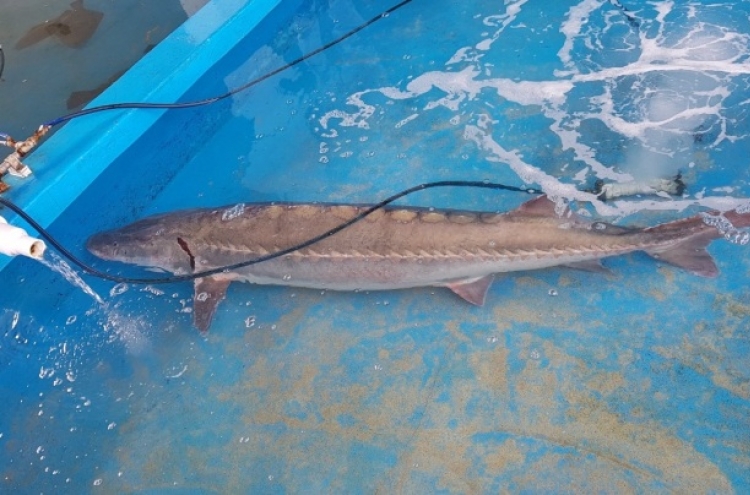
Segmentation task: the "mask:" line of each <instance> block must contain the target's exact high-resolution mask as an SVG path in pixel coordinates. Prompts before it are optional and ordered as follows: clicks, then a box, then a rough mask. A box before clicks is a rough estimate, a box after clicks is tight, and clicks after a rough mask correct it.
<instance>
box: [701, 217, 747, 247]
mask: <svg viewBox="0 0 750 495" xmlns="http://www.w3.org/2000/svg"><path fill="white" fill-rule="evenodd" d="M701 218H703V223H705V224H706V225H710V226H711V227H714V228H715V229H716V230H718V231H719V233H720V234H721V235H722V236H723V237H724V239H726V240H727V241H729V242H731V243H732V244H739V245H740V246H744V245H746V244H747V243H748V242H750V233H748V232H747V231H745V230H740V229H738V228H737V227H735V226H734V225H732V222H730V221H729V219H727V218H726V217H725V216H724V215H712V214H710V213H701Z"/></svg>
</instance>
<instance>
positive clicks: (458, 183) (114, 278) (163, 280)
mask: <svg viewBox="0 0 750 495" xmlns="http://www.w3.org/2000/svg"><path fill="white" fill-rule="evenodd" d="M435 187H480V188H484V189H496V190H504V191H514V192H524V193H527V194H541V193H542V191H541V190H539V189H534V188H521V187H515V186H508V185H505V184H497V183H492V182H484V181H463V180H443V181H437V182H427V183H424V184H420V185H418V186H414V187H410V188H409V189H405V190H403V191H401V192H399V193H396V194H394V195H393V196H390V197H388V198H386V199H384V200H383V201H381V202H379V203H377V204H375V205H373V206H371V207H369V208H368V209H366V210H365V211H363V212H362V213H360V214H359V215H357V216H356V217H354V218H352V219H351V220H347V221H346V222H343V223H342V224H340V225H338V226H336V227H334V228H332V229H330V230H328V231H326V232H324V233H322V234H320V235H317V236H315V237H312V238H310V239H308V240H307V241H305V242H301V243H299V244H297V245H295V246H292V247H289V248H286V249H282V250H281V251H276V252H275V253H270V254H267V255H265V256H259V257H257V258H253V259H250V260H247V261H242V262H240V263H235V264H233V265H227V266H222V267H219V268H214V269H211V270H205V271H202V272H195V273H190V274H187V275H173V276H169V277H158V278H131V277H121V276H118V275H110V274H109V273H106V272H102V271H100V270H97V269H96V268H93V267H91V266H90V265H88V264H86V263H84V262H83V261H81V260H80V259H78V258H77V257H76V256H75V255H74V254H73V253H71V252H70V251H68V250H67V249H66V248H65V247H64V246H63V245H62V244H61V243H60V242H58V241H57V240H56V239H55V238H54V237H52V235H51V234H50V233H49V232H47V229H45V228H44V227H42V226H41V225H39V223H37V222H36V221H35V220H34V219H33V218H31V216H29V214H28V213H26V212H25V211H23V210H22V209H21V208H20V207H19V206H17V205H16V204H15V203H13V202H11V201H10V200H8V199H5V198H3V197H2V196H0V205H2V206H5V207H7V208H8V209H10V210H11V211H13V212H15V213H16V214H18V216H20V217H21V218H22V219H23V220H24V221H26V223H28V224H29V225H30V226H31V227H32V228H33V229H34V230H36V231H37V232H39V235H40V236H41V237H42V238H44V240H45V241H47V242H48V243H49V244H50V245H51V246H52V247H54V248H55V249H56V250H57V251H59V252H60V254H62V255H63V256H64V257H65V258H67V259H68V260H69V261H70V262H71V263H73V264H74V265H76V266H78V267H79V268H80V269H81V270H83V271H84V272H85V273H87V274H89V275H92V276H94V277H99V278H102V279H105V280H109V281H111V282H117V283H128V284H170V283H174V282H184V281H187V280H194V279H196V278H202V277H210V276H211V275H217V274H219V273H226V272H230V271H233V270H238V269H240V268H244V267H246V266H250V265H255V264H258V263H262V262H264V261H268V260H272V259H274V258H278V257H280V256H284V255H287V254H289V253H293V252H294V251H299V250H300V249H304V248H306V247H309V246H312V245H313V244H316V243H318V242H320V241H322V240H323V239H326V238H328V237H331V236H332V235H335V234H337V233H338V232H341V231H342V230H344V229H345V228H347V227H349V226H351V225H353V224H355V223H357V222H359V221H361V220H362V219H364V218H365V217H366V216H368V215H370V214H372V213H373V212H375V211H377V210H379V209H381V208H383V207H385V206H386V205H388V204H390V203H392V202H394V201H396V200H397V199H401V198H403V197H404V196H407V195H409V194H412V193H415V192H417V191H424V190H425V189H432V188H435Z"/></svg>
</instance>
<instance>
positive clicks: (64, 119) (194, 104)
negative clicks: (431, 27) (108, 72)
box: [0, 0, 412, 127]
mask: <svg viewBox="0 0 750 495" xmlns="http://www.w3.org/2000/svg"><path fill="white" fill-rule="evenodd" d="M411 1H412V0H403V1H402V2H400V3H398V4H396V5H394V6H393V7H391V8H389V9H388V10H385V11H383V12H381V13H380V14H378V15H377V16H375V17H373V18H372V19H370V20H369V21H367V22H365V23H364V24H360V25H359V26H357V27H356V28H354V29H352V30H351V31H349V32H347V33H346V34H344V35H343V36H340V37H339V38H336V39H335V40H333V41H330V42H328V43H326V44H325V45H323V46H321V47H319V48H316V49H315V50H313V51H311V52H308V53H306V54H304V55H302V56H301V57H299V58H297V59H295V60H293V61H291V62H289V63H288V64H286V65H283V66H281V67H279V68H278V69H274V70H272V71H271V72H268V73H266V74H264V75H262V76H260V77H258V78H256V79H253V80H252V81H250V82H248V83H246V84H243V85H242V86H239V87H237V88H234V89H233V90H231V91H229V92H228V93H224V94H222V95H219V96H213V97H211V98H205V99H203V100H197V101H187V102H184V103H112V104H110V105H101V106H98V107H93V108H85V109H83V110H79V111H77V112H73V113H69V114H67V115H63V116H62V117H58V118H56V119H54V120H51V121H50V122H48V123H46V124H44V125H45V126H50V127H54V126H56V125H58V124H62V123H63V122H67V121H68V120H71V119H75V118H77V117H82V116H84V115H90V114H92V113H98V112H104V111H107V110H117V109H136V108H151V109H162V110H164V109H177V108H193V107H199V106H202V105H210V104H211V103H216V102H217V101H221V100H223V99H224V98H229V97H230V96H232V95H235V94H237V93H239V92H241V91H244V90H246V89H249V88H251V87H253V86H255V85H256V84H258V83H261V82H263V81H265V80H266V79H268V78H271V77H273V76H275V75H276V74H278V73H280V72H284V71H285V70H287V69H290V68H292V67H294V66H295V65H297V64H299V63H301V62H304V61H305V60H307V59H309V58H311V57H314V56H315V55H317V54H319V53H320V52H323V51H325V50H328V49H329V48H331V47H332V46H334V45H337V44H339V43H341V42H342V41H344V40H345V39H347V38H350V37H352V36H354V35H355V34H357V33H358V32H360V31H362V30H363V29H365V28H366V27H368V26H370V25H371V24H374V23H375V22H377V21H379V20H380V19H383V18H384V17H388V15H390V14H392V13H393V12H395V11H396V10H398V9H400V8H401V7H403V6H404V5H406V4H408V3H411ZM0 73H2V71H0Z"/></svg>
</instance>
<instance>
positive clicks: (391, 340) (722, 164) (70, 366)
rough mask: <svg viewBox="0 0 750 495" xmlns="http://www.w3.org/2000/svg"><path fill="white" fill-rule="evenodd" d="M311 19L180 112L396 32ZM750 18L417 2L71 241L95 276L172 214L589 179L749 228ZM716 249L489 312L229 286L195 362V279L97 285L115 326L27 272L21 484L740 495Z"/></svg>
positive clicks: (207, 130)
mask: <svg viewBox="0 0 750 495" xmlns="http://www.w3.org/2000/svg"><path fill="white" fill-rule="evenodd" d="M299 4H300V5H299V6H298V8H297V10H294V11H290V12H286V13H285V12H277V13H276V14H277V15H278V18H276V20H274V21H273V22H275V23H276V24H273V23H271V21H269V23H270V24H268V25H266V26H265V27H263V28H264V29H265V30H266V31H267V33H269V34H268V38H266V39H263V38H261V37H257V38H255V39H252V40H249V39H248V40H242V41H241V42H239V43H238V49H236V50H234V51H233V52H232V53H230V55H229V56H227V57H226V58H225V59H223V60H222V61H220V62H219V63H218V64H217V65H216V66H215V67H214V68H213V69H212V72H210V73H209V74H207V75H206V76H205V78H204V79H203V80H202V81H201V83H200V84H198V85H197V86H196V88H194V90H193V91H192V94H191V95H189V96H191V97H200V96H205V95H210V94H215V93H216V92H218V91H220V90H221V89H222V88H224V89H226V87H234V86H236V85H237V84H241V83H242V82H244V81H246V80H248V79H249V78H251V77H253V76H254V75H258V74H260V73H262V72H264V71H265V70H267V68H273V67H276V66H278V65H279V64H280V63H283V61H289V60H292V59H293V58H295V57H296V56H298V55H299V54H301V53H304V52H306V51H309V50H310V49H314V48H316V47H318V46H320V45H321V44H322V43H325V42H326V41H328V40H330V39H332V38H333V37H335V36H337V35H339V34H342V33H343V32H345V31H346V30H347V29H349V28H351V27H353V26H356V25H357V24H358V23H360V22H361V21H363V20H366V19H369V18H371V17H372V16H374V15H375V14H376V13H377V12H378V11H379V9H382V8H383V6H382V5H380V2H361V3H359V2H358V3H349V2H334V3H332V4H331V5H328V4H321V3H320V2H299ZM749 9H750V6H747V5H745V4H736V3H732V4H731V9H730V8H729V5H719V4H714V3H711V4H709V3H708V2H705V3H703V2H694V3H689V4H683V3H679V4H678V3H670V2H655V3H654V2H635V1H634V2H628V3H627V4H626V3H625V2H623V3H622V5H621V4H620V3H618V2H603V1H596V0H583V1H581V2H579V3H577V4H574V5H573V6H571V5H568V4H566V3H565V2H546V1H533V0H529V1H524V0H518V1H511V2H507V5H501V4H498V2H490V1H480V0H477V1H471V2H453V3H451V4H449V5H441V6H440V8H435V7H434V6H433V5H432V4H430V5H426V4H424V3H423V2H421V1H420V0H414V2H412V3H411V4H409V5H408V6H405V7H404V8H402V9H400V10H398V11H397V12H394V13H392V14H391V15H390V16H388V17H387V18H385V19H383V20H382V21H379V22H377V23H376V24H374V25H373V26H371V27H369V28H368V29H367V30H366V31H363V32H362V33H361V34H360V35H358V36H357V37H354V38H351V39H350V40H347V41H346V42H344V43H342V44H341V45H338V46H336V47H335V48H332V49H331V50H329V51H327V52H325V53H324V54H323V55H321V56H320V57H319V58H315V59H312V60H310V61H309V62H306V63H305V64H303V65H301V66H299V67H297V68H295V69H292V70H291V71H289V72H285V73H283V74H281V75H279V76H277V77H275V78H273V79H271V80H269V81H267V83H264V84H263V85H260V86H257V87H256V88H254V89H252V90H251V91H249V92H248V93H246V94H243V95H241V96H238V97H235V98H232V99H231V100H227V101H226V102H225V103H223V104H222V106H220V107H219V108H218V109H208V110H205V111H198V110H196V111H195V112H192V111H191V112H192V113H189V114H184V116H176V115H173V114H168V115H166V116H165V117H164V118H163V119H162V120H161V121H160V122H158V123H157V125H156V128H155V130H154V131H153V132H149V133H147V134H145V136H144V141H143V142H142V143H140V144H138V145H136V146H134V147H133V148H132V149H130V150H128V151H127V152H126V153H125V154H124V155H123V157H122V159H121V160H119V161H118V162H117V163H115V164H114V165H113V168H112V172H111V173H105V174H104V175H103V176H102V177H101V178H100V179H99V180H98V182H97V183H96V184H95V188H94V189H92V190H91V191H88V192H86V193H85V194H84V195H83V196H82V197H81V199H80V201H78V202H77V203H76V204H74V205H73V206H72V207H71V208H70V209H69V210H68V211H66V213H65V214H64V215H62V216H61V217H60V219H59V220H58V221H57V222H56V223H55V224H54V225H53V226H52V229H53V231H55V232H56V233H57V234H58V235H60V236H61V237H62V238H63V239H64V240H65V241H66V242H67V243H68V244H70V245H71V246H73V247H75V248H76V249H79V250H80V249H82V246H83V243H84V241H85V238H86V236H87V235H90V234H91V233H93V232H96V231H98V230H101V229H103V228H108V227H113V226H116V225H122V224H123V223H126V222H128V221H131V220H133V219H135V218H140V217H142V216H144V215H146V214H149V213H153V212H157V211H170V210H174V209H179V208H186V207H190V206H203V205H208V204H212V205H219V204H228V203H233V202H238V201H273V200H287V201H288V200H294V201H312V200H328V201H351V202H374V201H377V200H380V199H382V198H384V197H385V196H387V195H389V194H390V193H393V192H396V191H398V190H401V189H403V188H406V187H409V186H412V185H415V184H417V183H420V182H425V181H429V180H438V179H469V180H472V179H473V180H483V179H491V180H492V181H496V182H506V183H511V184H514V185H517V184H523V183H528V184H529V185H532V184H536V185H540V186H541V187H543V188H544V189H545V190H546V191H547V192H549V193H550V194H557V195H561V196H564V197H566V198H568V199H585V198H586V197H588V196H586V195H585V193H583V192H582V191H583V190H584V189H586V188H587V187H590V186H591V185H592V184H593V182H594V181H595V180H596V179H602V180H606V181H610V182H618V181H619V182H622V181H626V180H631V179H640V180H642V179H645V178H650V177H653V176H665V175H672V174H675V173H677V172H678V171H681V172H682V174H683V177H684V179H685V181H686V183H687V184H688V191H687V193H686V195H685V196H684V197H682V198H659V197H632V198H624V199H622V200H620V201H616V202H608V203H601V202H599V203H595V204H594V205H593V206H588V207H587V208H588V212H589V214H591V215H597V216H602V217H603V218H606V219H607V220H608V221H614V222H619V223H621V224H623V225H631V224H640V225H643V224H656V223H658V222H661V221H665V220H668V219H674V218H682V217H685V216H688V215H690V214H692V213H693V212H695V211H698V210H700V209H705V208H707V207H720V206H722V205H725V206H726V205H730V206H731V205H739V204H743V201H744V200H743V198H746V197H748V196H749V195H750V190H749V188H748V176H747V175H748V171H747V167H743V166H738V164H740V163H744V160H745V158H744V157H746V156H748V154H749V153H750V149H749V148H750V127H749V126H748V119H747V118H746V112H747V105H746V104H745V103H746V102H747V100H748V98H750V89H749V88H750V57H749V55H750V24H749V23H748V19H750V17H749V16H748V15H746V14H747V13H748V12H746V11H748V10H749ZM740 12H742V13H743V15H738V13H740ZM272 28H274V29H272ZM165 133H166V134H167V136H168V139H167V140H166V141H164V139H165V136H164V134H165ZM524 199H525V198H524V197H521V196H517V195H516V196H513V195H510V194H505V193H496V192H488V191H468V190H440V191H431V192H429V193H420V194H419V195H415V196H412V197H410V198H408V199H407V200H406V201H405V202H406V203H410V204H419V205H425V206H441V207H443V206H452V207H461V208H472V209H484V210H492V211H494V210H500V211H505V210H508V209H511V208H513V207H515V206H517V205H518V204H520V203H521V202H522V201H523V200H524ZM92 212H94V213H95V214H93V213H92ZM710 252H711V254H712V255H713V256H714V258H715V259H716V262H717V265H718V266H719V268H720V269H721V275H720V276H719V277H718V278H715V279H702V278H698V277H696V276H694V275H691V274H689V273H686V272H684V271H681V270H679V269H676V268H672V267H669V266H665V265H662V264H660V263H658V262H656V261H655V260H653V259H651V258H649V257H647V256H646V255H641V254H634V255H630V256H626V257H620V258H615V259H611V260H608V261H606V265H607V266H608V267H609V268H610V269H611V270H612V274H611V275H601V274H591V273H586V272H580V271H572V270H565V269H556V270H547V271H540V272H534V273H531V272H526V273H517V274H511V275H507V276H502V277H498V278H497V281H496V282H495V284H494V285H493V287H492V289H491V290H490V293H489V295H488V300H487V304H486V305H485V306H484V307H483V308H476V307H471V306H469V305H467V304H466V303H464V302H463V301H461V300H460V299H458V298H457V297H455V296H454V295H453V294H451V293H449V291H447V290H445V289H440V288H425V289H415V290H405V291H394V292H380V293H377V292H371V293H365V292H359V293H335V292H321V291H312V290H302V289H290V288H283V287H257V286H251V285H249V284H234V285H232V286H231V287H230V290H229V293H228V297H227V300H226V301H224V302H223V303H222V305H221V307H220V309H219V311H218V313H217V316H216V319H215V321H214V324H213V326H212V327H211V330H210V332H209V334H208V336H207V337H205V338H203V337H201V336H200V335H199V334H198V333H197V331H195V329H193V328H192V326H191V316H192V315H191V313H190V311H191V305H192V288H191V287H190V285H189V284H177V285H170V286H133V285H119V286H114V287H113V286H112V284H109V283H105V282H100V281H96V280H92V279H90V278H87V279H86V280H87V282H88V283H89V284H91V286H92V288H93V290H95V291H96V292H97V293H98V294H99V295H100V296H101V297H102V299H103V300H104V304H103V305H101V304H98V303H96V302H95V301H94V300H93V299H92V298H91V297H90V296H87V295H86V294H84V293H83V292H82V291H80V290H79V289H74V288H72V287H71V286H70V285H69V284H67V282H64V281H61V278H60V277H59V276H58V275H57V274H55V273H53V272H51V271H49V270H47V269H45V268H43V267H39V266H38V265H36V264H34V263H33V262H31V261H26V260H15V261H14V262H13V263H12V264H10V265H9V266H8V267H7V268H6V269H5V270H3V272H2V275H1V276H2V281H3V282H2V283H3V299H2V300H1V301H0V328H3V333H2V340H0V394H1V395H0V396H2V397H4V398H5V401H6V404H7V407H5V408H3V409H2V410H1V411H2V412H0V487H2V489H3V490H7V491H15V492H18V491H24V492H56V491H68V492H72V493H87V492H102V493H296V492H306V493H351V492H357V493H360V492H363V493H371V492H379V493H496V492H499V491H507V492H534V493H538V492H559V493H582V492H604V493H622V492H624V493H652V492H687V493H731V492H737V493H742V492H746V491H747V490H748V487H750V474H749V473H750V469H748V465H749V464H750V344H749V341H748V328H749V326H748V323H749V317H750V294H748V292H747V290H746V286H747V283H746V281H747V278H748V272H749V271H750V264H749V263H750V262H749V260H748V256H747V247H746V246H740V245H736V244H732V243H730V242H727V241H724V240H719V241H716V242H714V243H713V244H712V245H711V246H710ZM89 259H92V258H90V257H89ZM92 260H93V259H92ZM99 266H104V265H103V264H100V265H99ZM106 268H108V269H109V270H110V271H112V272H114V273H135V272H134V271H133V270H129V269H127V268H125V267H123V266H121V265H114V264H112V265H106ZM6 288H10V289H6Z"/></svg>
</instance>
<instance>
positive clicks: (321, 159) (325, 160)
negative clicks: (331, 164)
mask: <svg viewBox="0 0 750 495" xmlns="http://www.w3.org/2000/svg"><path fill="white" fill-rule="evenodd" d="M318 161H319V162H320V163H328V157H327V156H321V157H320V160H318Z"/></svg>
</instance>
